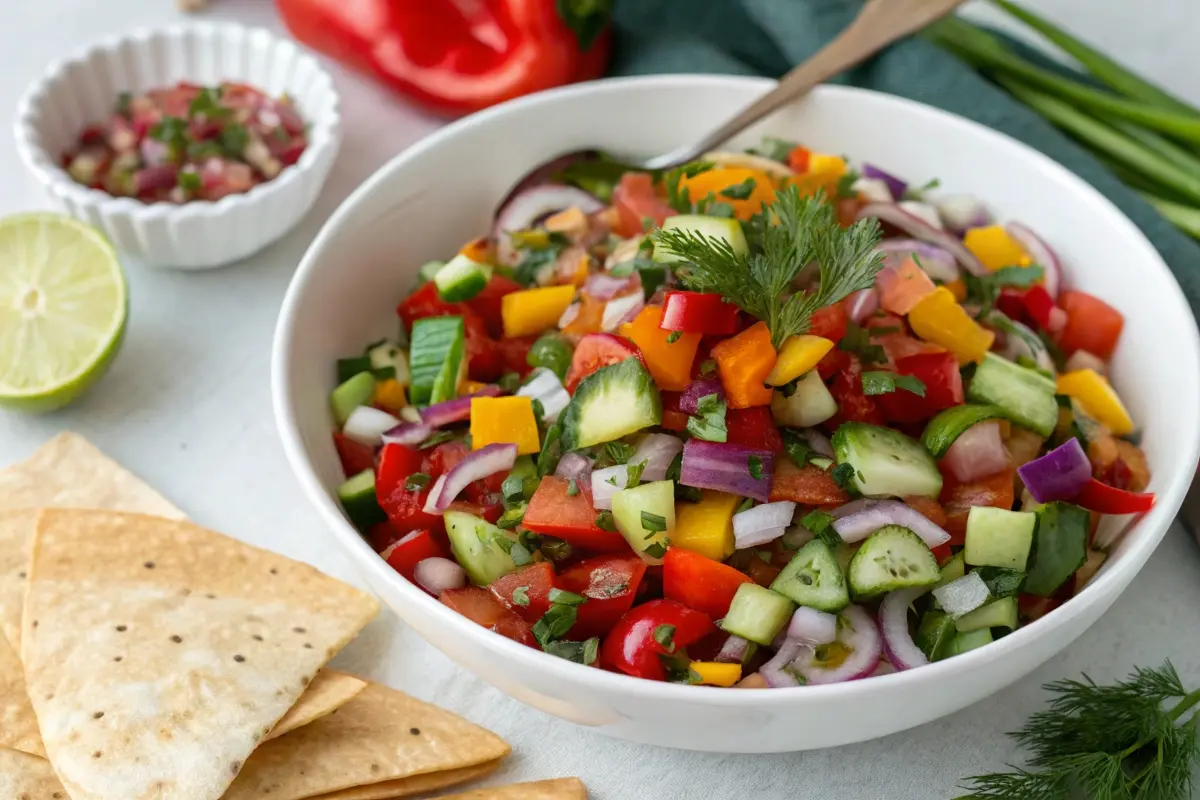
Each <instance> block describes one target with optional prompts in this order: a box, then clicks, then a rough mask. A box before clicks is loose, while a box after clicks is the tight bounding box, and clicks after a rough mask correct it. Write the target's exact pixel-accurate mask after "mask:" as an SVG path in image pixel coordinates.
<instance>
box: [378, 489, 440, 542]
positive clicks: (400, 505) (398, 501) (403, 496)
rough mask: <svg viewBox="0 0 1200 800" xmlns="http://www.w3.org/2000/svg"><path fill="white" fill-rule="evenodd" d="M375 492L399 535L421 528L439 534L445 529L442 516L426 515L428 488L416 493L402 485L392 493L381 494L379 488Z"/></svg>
mask: <svg viewBox="0 0 1200 800" xmlns="http://www.w3.org/2000/svg"><path fill="white" fill-rule="evenodd" d="M375 491H376V496H377V497H378V498H379V505H380V506H381V507H382V508H383V510H384V512H385V513H387V516H388V522H390V523H391V524H392V527H393V528H395V529H396V532H397V533H402V534H403V533H408V532H409V531H415V530H420V529H421V528H429V529H431V530H436V531H439V532H440V531H442V530H444V529H445V527H444V525H443V524H442V517H441V515H440V514H427V513H425V501H426V500H428V499H429V487H428V486H426V487H425V488H423V489H419V490H416V491H414V490H411V489H406V488H404V484H403V483H401V484H400V485H399V486H398V487H396V488H395V489H393V490H391V491H390V492H386V493H384V492H380V491H379V488H378V487H376V490H375Z"/></svg>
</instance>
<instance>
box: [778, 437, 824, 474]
mask: <svg viewBox="0 0 1200 800" xmlns="http://www.w3.org/2000/svg"><path fill="white" fill-rule="evenodd" d="M783 449H784V452H786V453H787V454H788V458H790V459H791V460H792V461H793V462H794V463H795V464H796V466H797V467H803V466H804V465H805V464H807V463H808V462H809V461H811V460H813V459H814V458H820V456H821V454H820V453H818V452H817V451H816V450H813V449H812V447H810V446H809V444H808V442H806V441H805V440H804V439H802V438H801V437H800V434H798V433H796V432H795V431H793V430H791V429H790V428H784V429H783Z"/></svg>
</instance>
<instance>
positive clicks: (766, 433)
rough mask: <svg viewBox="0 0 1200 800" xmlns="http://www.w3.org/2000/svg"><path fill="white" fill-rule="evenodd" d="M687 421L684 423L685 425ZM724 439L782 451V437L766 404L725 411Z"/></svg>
mask: <svg viewBox="0 0 1200 800" xmlns="http://www.w3.org/2000/svg"><path fill="white" fill-rule="evenodd" d="M686 425H687V423H686V422H685V423H684V426H685V427H686ZM725 429H726V430H727V431H728V433H727V434H726V438H725V441H727V442H729V443H730V444H741V445H745V446H746V447H762V448H765V449H767V450H770V451H771V452H773V453H780V452H783V437H782V436H780V435H779V428H777V427H775V418H774V417H773V416H771V409H770V408H768V407H767V406H752V407H750V408H731V409H729V410H728V411H726V412H725Z"/></svg>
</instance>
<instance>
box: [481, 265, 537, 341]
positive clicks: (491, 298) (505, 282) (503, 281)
mask: <svg viewBox="0 0 1200 800" xmlns="http://www.w3.org/2000/svg"><path fill="white" fill-rule="evenodd" d="M524 288H525V287H524V286H522V285H521V284H519V283H517V282H516V281H514V280H512V279H510V278H506V277H504V276H503V275H493V276H492V277H491V278H489V279H488V282H487V285H486V286H484V287H483V291H481V292H480V293H479V294H477V295H475V296H474V297H472V298H471V299H470V300H468V301H467V307H468V308H470V309H471V310H472V311H474V312H475V313H476V314H478V315H479V317H480V319H482V320H483V322H484V324H485V325H486V326H487V332H488V335H489V336H491V337H492V338H494V339H499V338H500V337H502V336H503V335H504V320H503V319H502V318H501V316H500V303H501V299H502V298H503V297H504V295H506V294H512V293H513V292H519V291H521V290H522V289H524Z"/></svg>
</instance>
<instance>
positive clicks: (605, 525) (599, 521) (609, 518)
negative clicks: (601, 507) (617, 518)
mask: <svg viewBox="0 0 1200 800" xmlns="http://www.w3.org/2000/svg"><path fill="white" fill-rule="evenodd" d="M596 527H597V528H599V529H600V530H602V531H610V532H613V533H615V532H616V530H617V523H616V522H614V521H613V515H612V512H611V511H601V512H600V513H599V514H597V515H596Z"/></svg>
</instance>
